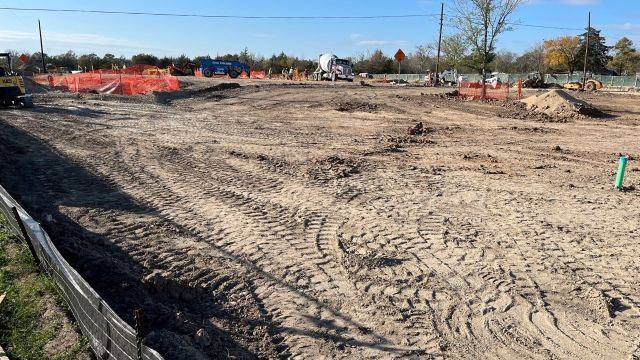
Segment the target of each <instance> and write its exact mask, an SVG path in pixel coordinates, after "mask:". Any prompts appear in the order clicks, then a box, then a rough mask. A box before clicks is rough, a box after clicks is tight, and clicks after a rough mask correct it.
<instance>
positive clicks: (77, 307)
mask: <svg viewBox="0 0 640 360" xmlns="http://www.w3.org/2000/svg"><path fill="white" fill-rule="evenodd" d="M0 212H1V213H2V214H3V215H4V216H5V218H6V219H7V222H8V224H9V227H10V228H11V230H12V231H13V232H14V233H15V234H16V235H18V236H19V237H20V238H22V239H23V240H24V241H26V242H27V244H28V245H29V248H30V250H31V251H32V253H33V255H34V257H35V258H36V261H38V263H39V264H40V267H41V268H42V269H43V270H44V271H45V272H46V273H48V274H49V276H51V277H52V278H53V280H54V281H55V283H56V284H57V285H58V287H59V288H60V290H61V293H62V296H63V297H64V300H65V302H66V303H67V304H68V305H69V308H70V309H71V312H72V313H73V315H74V317H75V319H76V321H77V323H78V325H79V327H80V329H81V331H82V333H83V334H84V335H85V336H86V337H87V339H88V340H89V344H90V345H91V348H92V349H93V351H94V352H95V354H96V356H97V357H98V358H99V359H118V360H120V359H122V360H162V359H163V358H162V356H161V355H160V354H158V353H157V352H156V351H155V350H153V349H151V348H149V347H147V346H145V345H143V344H142V343H141V337H140V336H139V334H137V333H136V331H135V330H134V329H133V328H132V327H131V326H130V325H128V324H127V323H126V322H124V320H122V319H121V318H120V317H119V316H118V315H117V314H116V313H115V312H114V311H113V309H111V307H110V306H109V305H108V304H107V303H106V302H105V301H104V300H103V299H102V298H101V297H100V295H98V293H96V292H95V290H93V288H92V287H91V286H90V285H89V283H87V282H86V281H85V280H84V279H83V278H82V277H81V276H80V274H78V273H77V272H76V270H75V269H74V268H73V267H71V265H69V263H67V261H66V260H65V259H64V258H63V257H62V255H61V254H60V253H59V252H58V250H57V249H56V247H55V245H54V244H53V243H52V242H51V239H50V238H49V235H47V233H46V232H45V231H44V230H43V229H42V227H41V226H40V224H39V223H38V222H37V221H35V220H34V219H33V218H32V217H31V216H29V214H28V213H27V212H26V211H25V210H24V209H23V208H22V207H21V206H20V204H18V203H17V202H16V201H15V200H14V199H13V198H12V197H11V196H10V195H9V193H7V191H6V190H5V189H4V188H3V187H2V186H0Z"/></svg>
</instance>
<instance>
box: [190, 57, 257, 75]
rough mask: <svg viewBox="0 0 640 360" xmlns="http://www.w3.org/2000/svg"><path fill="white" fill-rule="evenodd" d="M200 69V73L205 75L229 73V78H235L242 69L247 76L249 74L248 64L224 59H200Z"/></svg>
mask: <svg viewBox="0 0 640 360" xmlns="http://www.w3.org/2000/svg"><path fill="white" fill-rule="evenodd" d="M200 71H201V72H202V75H204V76H206V77H212V76H213V75H229V76H230V77H231V78H234V79H235V78H237V77H238V76H240V74H242V72H243V71H244V72H245V73H247V76H249V75H250V74H251V69H250V68H249V65H247V64H243V63H241V62H240V61H226V60H213V59H203V60H201V61H200Z"/></svg>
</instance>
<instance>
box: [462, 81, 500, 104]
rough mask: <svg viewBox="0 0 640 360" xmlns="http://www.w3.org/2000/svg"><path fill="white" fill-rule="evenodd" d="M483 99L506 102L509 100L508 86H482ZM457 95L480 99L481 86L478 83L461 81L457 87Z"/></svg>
mask: <svg viewBox="0 0 640 360" xmlns="http://www.w3.org/2000/svg"><path fill="white" fill-rule="evenodd" d="M484 87H485V98H486V99H492V100H507V99H508V98H509V84H508V83H497V84H496V85H495V87H494V86H493V85H491V84H489V83H487V84H485V85H484ZM458 94H459V95H460V96H462V97H468V98H473V99H480V98H482V84H481V83H479V82H468V81H462V82H460V84H459V85H458Z"/></svg>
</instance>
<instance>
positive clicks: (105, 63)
mask: <svg viewBox="0 0 640 360" xmlns="http://www.w3.org/2000/svg"><path fill="white" fill-rule="evenodd" d="M113 65H118V59H116V56H115V55H113V54H109V53H107V54H104V56H103V57H102V59H101V60H100V68H101V69H112V68H113Z"/></svg>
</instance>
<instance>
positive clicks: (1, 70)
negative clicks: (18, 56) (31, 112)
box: [0, 53, 33, 108]
mask: <svg viewBox="0 0 640 360" xmlns="http://www.w3.org/2000/svg"><path fill="white" fill-rule="evenodd" d="M2 59H6V60H7V65H6V67H5V65H3V64H2V62H1V61H0V106H14V105H15V106H20V107H26V108H30V107H33V99H32V98H31V95H27V92H26V89H25V86H24V79H23V78H22V76H20V75H18V74H17V73H15V72H14V71H13V66H12V64H11V54H9V53H0V60H2Z"/></svg>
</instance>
